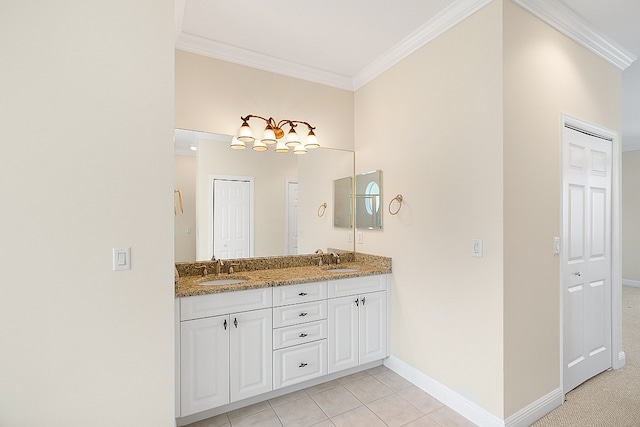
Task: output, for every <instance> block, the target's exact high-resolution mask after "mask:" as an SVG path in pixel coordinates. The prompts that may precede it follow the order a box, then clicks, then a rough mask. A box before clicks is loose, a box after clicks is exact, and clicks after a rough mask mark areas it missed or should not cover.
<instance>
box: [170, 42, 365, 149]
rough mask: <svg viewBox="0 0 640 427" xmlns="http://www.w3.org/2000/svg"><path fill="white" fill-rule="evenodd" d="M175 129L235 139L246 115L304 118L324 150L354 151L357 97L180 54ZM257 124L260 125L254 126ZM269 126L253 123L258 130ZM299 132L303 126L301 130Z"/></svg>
mask: <svg viewBox="0 0 640 427" xmlns="http://www.w3.org/2000/svg"><path fill="white" fill-rule="evenodd" d="M175 67H176V127H178V128H183V129H191V130H199V131H206V132H213V133H220V134H226V135H235V134H236V132H237V131H238V129H239V127H240V125H241V124H242V121H241V120H240V117H241V116H246V115H248V114H255V115H259V116H263V117H273V118H274V119H276V120H282V119H291V120H303V121H307V122H309V123H311V124H312V125H313V126H316V127H317V129H316V134H317V136H318V140H319V142H320V144H321V145H322V146H323V147H333V148H343V149H350V150H352V149H353V114H354V110H353V93H352V92H350V91H346V90H341V89H335V88H331V87H328V86H323V85H321V84H317V83H311V82H307V81H303V80H298V79H294V78H291V77H286V76H281V75H278V74H273V73H269V72H265V71H260V70H256V69H252V68H248V67H245V66H242V65H236V64H231V63H229V62H224V61H220V60H216V59H212V58H208V57H204V56H200V55H195V54H192V53H188V52H184V51H181V50H177V51H176V65H175ZM254 120H255V122H254ZM263 123H264V122H262V121H260V120H258V119H253V120H251V121H250V124H251V126H252V127H253V128H254V131H256V132H257V130H258V129H261V128H262V129H264V124H263ZM298 130H300V128H298Z"/></svg>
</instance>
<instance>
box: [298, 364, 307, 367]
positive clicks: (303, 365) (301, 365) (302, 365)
mask: <svg viewBox="0 0 640 427" xmlns="http://www.w3.org/2000/svg"><path fill="white" fill-rule="evenodd" d="M305 366H307V364H306V363H301V364H300V366H298V368H304V367H305Z"/></svg>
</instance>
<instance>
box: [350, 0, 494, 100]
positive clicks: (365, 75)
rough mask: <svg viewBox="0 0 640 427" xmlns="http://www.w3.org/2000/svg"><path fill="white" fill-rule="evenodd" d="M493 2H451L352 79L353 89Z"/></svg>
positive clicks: (483, 0) (480, 0)
mask: <svg viewBox="0 0 640 427" xmlns="http://www.w3.org/2000/svg"><path fill="white" fill-rule="evenodd" d="M492 1H493V0H457V1H454V2H453V3H452V4H450V5H449V6H447V8H446V9H444V10H443V11H442V12H440V13H439V14H438V15H436V16H435V17H433V18H432V19H430V20H429V21H427V22H426V23H425V24H423V25H422V26H421V27H420V28H418V29H417V30H416V31H414V32H413V33H412V34H410V35H409V36H408V37H407V38H405V39H404V40H402V41H401V42H400V43H398V44H397V45H395V46H394V47H393V48H391V49H390V50H389V51H387V52H386V53H384V54H383V55H382V56H381V57H379V58H378V59H376V60H375V61H373V62H372V63H371V64H369V65H367V66H366V67H365V68H363V69H362V70H361V71H360V72H359V73H358V74H356V75H355V76H354V78H353V86H354V89H359V88H361V87H362V86H364V85H365V84H367V83H368V82H370V81H371V80H373V79H375V78H376V77H378V76H379V75H380V74H382V73H384V72H385V71H387V70H388V69H389V68H391V67H393V66H394V65H395V64H397V63H398V62H400V61H402V60H403V59H404V58H406V57H408V56H409V55H411V54H412V53H413V52H415V51H416V50H418V49H420V48H421V47H423V46H424V45H426V44H427V43H429V42H431V41H433V40H434V39H435V38H436V37H438V36H439V35H441V34H443V33H444V32H445V31H447V30H449V29H451V28H452V27H454V26H456V25H457V24H459V23H460V22H462V21H463V20H465V19H466V18H468V17H469V16H471V15H472V14H474V13H475V12H477V11H478V10H480V9H482V8H483V7H484V6H486V5H487V4H489V3H491V2H492Z"/></svg>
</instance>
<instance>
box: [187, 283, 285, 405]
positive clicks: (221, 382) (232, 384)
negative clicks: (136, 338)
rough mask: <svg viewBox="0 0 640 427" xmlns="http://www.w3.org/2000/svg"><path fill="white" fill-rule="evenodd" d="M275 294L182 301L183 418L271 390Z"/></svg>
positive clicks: (267, 291)
mask: <svg viewBox="0 0 640 427" xmlns="http://www.w3.org/2000/svg"><path fill="white" fill-rule="evenodd" d="M271 307H272V292H271V288H265V289H255V290H247V291H238V292H229V293H221V294H211V295H203V296H194V297H187V298H181V301H180V415H181V416H182V417H184V416H187V415H191V414H195V413H197V412H201V411H205V410H207V409H211V408H215V407H217V406H221V405H225V404H228V403H230V402H235V401H238V400H242V399H246V398H248V397H252V396H256V395H259V394H262V393H266V392H269V391H271V390H272V308H271Z"/></svg>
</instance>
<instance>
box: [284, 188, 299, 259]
mask: <svg viewBox="0 0 640 427" xmlns="http://www.w3.org/2000/svg"><path fill="white" fill-rule="evenodd" d="M291 184H298V180H297V179H285V181H284V253H285V255H289V254H290V250H291V248H290V247H289V231H290V230H289V228H290V225H291V224H290V223H289V204H290V203H291V200H289V185H291Z"/></svg>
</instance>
